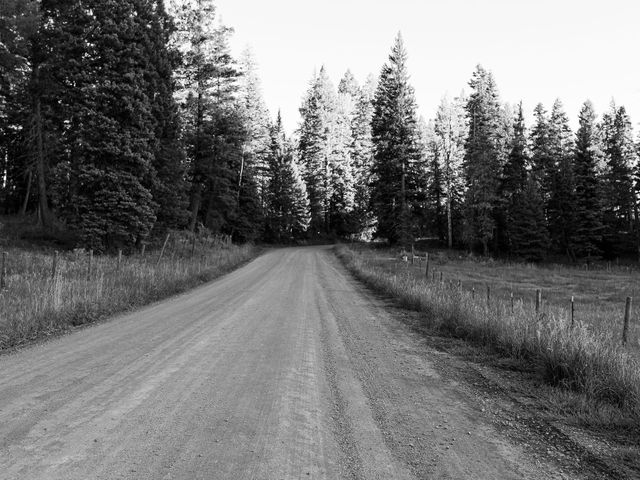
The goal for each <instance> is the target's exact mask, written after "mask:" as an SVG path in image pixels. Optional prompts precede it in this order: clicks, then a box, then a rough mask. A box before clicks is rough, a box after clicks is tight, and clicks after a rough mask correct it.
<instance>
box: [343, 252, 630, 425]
mask: <svg viewBox="0 0 640 480" xmlns="http://www.w3.org/2000/svg"><path fill="white" fill-rule="evenodd" d="M336 253H337V255H338V257H339V258H340V259H341V260H342V261H343V263H344V264H345V265H346V266H347V268H348V269H349V270H351V271H352V272H353V273H354V274H355V275H356V276H357V277H358V278H359V279H360V280H362V281H363V282H364V283H366V284H367V285H369V286H370V287H372V288H374V289H375V290H377V291H379V292H382V293H385V294H389V295H391V296H393V297H395V298H397V299H398V300H399V301H400V303H401V304H402V305H403V306H405V307H407V308H411V309H414V310H418V311H420V312H424V313H425V315H424V316H423V320H424V322H425V326H427V327H429V328H432V329H433V330H434V331H437V332H440V333H445V334H447V335H452V336H455V337H458V338H463V339H466V340H469V341H471V342H473V343H476V344H480V345H484V346H488V347H490V348H491V349H492V350H494V351H496V352H498V353H500V354H501V355H504V356H507V357H511V358H515V359H519V360H522V361H524V362H528V363H530V364H532V365H533V366H534V367H535V368H536V369H537V370H539V372H540V374H541V376H542V378H544V380H545V381H546V382H547V383H549V384H551V385H554V386H559V387H562V388H564V389H567V390H571V391H575V392H580V393H582V394H584V396H585V398H586V399H587V400H588V401H589V402H590V403H591V404H592V405H598V406H604V407H605V408H608V407H613V408H615V409H617V410H620V411H622V412H623V413H624V414H625V416H628V417H631V418H633V419H634V421H637V420H638V419H640V362H638V359H637V357H636V356H635V355H634V354H633V353H632V352H631V351H630V350H629V347H623V346H621V345H620V342H619V340H617V336H615V335H613V334H607V333H606V332H605V331H603V330H596V329H594V328H592V327H591V326H590V325H589V324H588V323H587V322H586V321H584V320H582V319H580V318H579V317H578V318H577V319H576V321H575V323H574V324H573V325H572V324H571V320H570V315H569V313H568V310H567V309H566V308H562V307H560V306H556V305H554V304H547V305H546V307H545V309H544V311H541V312H540V313H536V311H535V309H534V308H532V307H531V304H530V303H529V302H524V301H516V302H514V305H513V308H512V306H511V301H510V299H509V298H501V297H500V296H498V295H495V296H492V297H491V299H490V300H489V301H487V297H486V293H485V292H484V291H482V290H480V292H478V291H476V293H475V295H474V294H473V293H472V292H471V291H470V290H466V289H464V288H458V286H457V282H456V283H453V284H449V283H448V282H447V281H445V282H440V281H436V282H434V281H432V280H427V279H426V278H425V275H424V272H423V271H422V270H420V269H412V268H409V267H404V266H400V267H396V266H395V263H396V262H393V263H391V262H389V260H388V259H387V258H384V256H381V255H380V253H379V252H372V251H369V250H362V251H354V250H351V249H349V248H347V247H345V246H340V247H337V249H336ZM438 278H439V277H438Z"/></svg>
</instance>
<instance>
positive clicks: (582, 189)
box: [574, 101, 603, 259]
mask: <svg viewBox="0 0 640 480" xmlns="http://www.w3.org/2000/svg"><path fill="white" fill-rule="evenodd" d="M595 119H596V114H595V112H594V111H593V105H592V104H591V102H589V101H587V102H585V103H584V105H583V107H582V110H581V111H580V128H579V129H578V132H577V134H576V145H575V160H574V162H575V179H576V206H577V210H576V232H575V238H574V241H575V249H576V254H577V256H579V257H586V258H587V259H590V258H594V257H598V256H599V255H600V254H601V253H602V252H601V250H600V243H601V241H602V228H603V227H602V207H601V204H600V185H599V182H598V177H597V173H596V155H595V152H594V150H595V148H596V138H595Z"/></svg>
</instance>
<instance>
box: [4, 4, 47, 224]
mask: <svg viewBox="0 0 640 480" xmlns="http://www.w3.org/2000/svg"><path fill="white" fill-rule="evenodd" d="M38 24H39V10H38V2H37V1H35V0H6V1H3V2H2V3H0V179H2V181H0V212H3V213H14V212H17V211H18V210H19V209H22V210H23V211H24V210H26V207H27V203H28V201H29V197H30V191H31V184H32V178H33V165H32V164H33V162H32V161H31V159H30V158H29V157H28V156H27V155H25V154H24V153H25V151H28V150H29V149H28V148H25V147H28V145H26V143H27V141H28V137H29V133H30V129H29V122H28V116H29V114H30V110H31V108H30V105H29V102H28V100H29V97H30V95H29V91H28V89H27V85H28V83H29V72H30V69H31V62H30V57H31V54H32V49H30V48H29V44H30V41H31V40H33V39H34V37H35V36H37V27H38ZM21 205H22V207H21Z"/></svg>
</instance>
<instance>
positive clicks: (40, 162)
mask: <svg viewBox="0 0 640 480" xmlns="http://www.w3.org/2000/svg"><path fill="white" fill-rule="evenodd" d="M36 75H37V73H36ZM34 113H35V118H34V120H35V128H36V132H35V133H36V147H37V161H36V168H37V173H38V197H39V198H38V200H39V205H40V213H41V215H42V216H41V220H42V226H43V227H51V226H52V225H53V215H52V214H51V211H50V210H49V202H48V200H47V183H46V179H45V158H44V141H43V138H42V112H41V109H40V97H39V96H37V95H36V98H35V112H34Z"/></svg>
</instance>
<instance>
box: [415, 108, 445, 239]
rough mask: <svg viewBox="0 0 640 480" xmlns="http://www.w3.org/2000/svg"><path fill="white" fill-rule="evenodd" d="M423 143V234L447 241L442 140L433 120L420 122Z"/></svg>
mask: <svg viewBox="0 0 640 480" xmlns="http://www.w3.org/2000/svg"><path fill="white" fill-rule="evenodd" d="M421 128H422V129H423V136H422V142H423V144H424V152H425V158H424V170H425V173H426V175H425V185H426V195H425V196H426V198H425V208H424V217H425V218H424V219H423V225H424V232H423V233H424V234H426V235H427V236H436V237H437V238H438V239H439V240H440V242H442V243H445V242H447V240H448V238H447V226H448V225H447V183H446V182H445V180H444V178H443V177H444V175H443V170H444V169H445V165H444V161H443V156H444V155H443V153H442V149H443V142H442V139H441V138H439V136H438V134H437V133H436V127H435V121H433V120H430V121H429V122H427V123H425V122H424V120H422V122H421Z"/></svg>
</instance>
